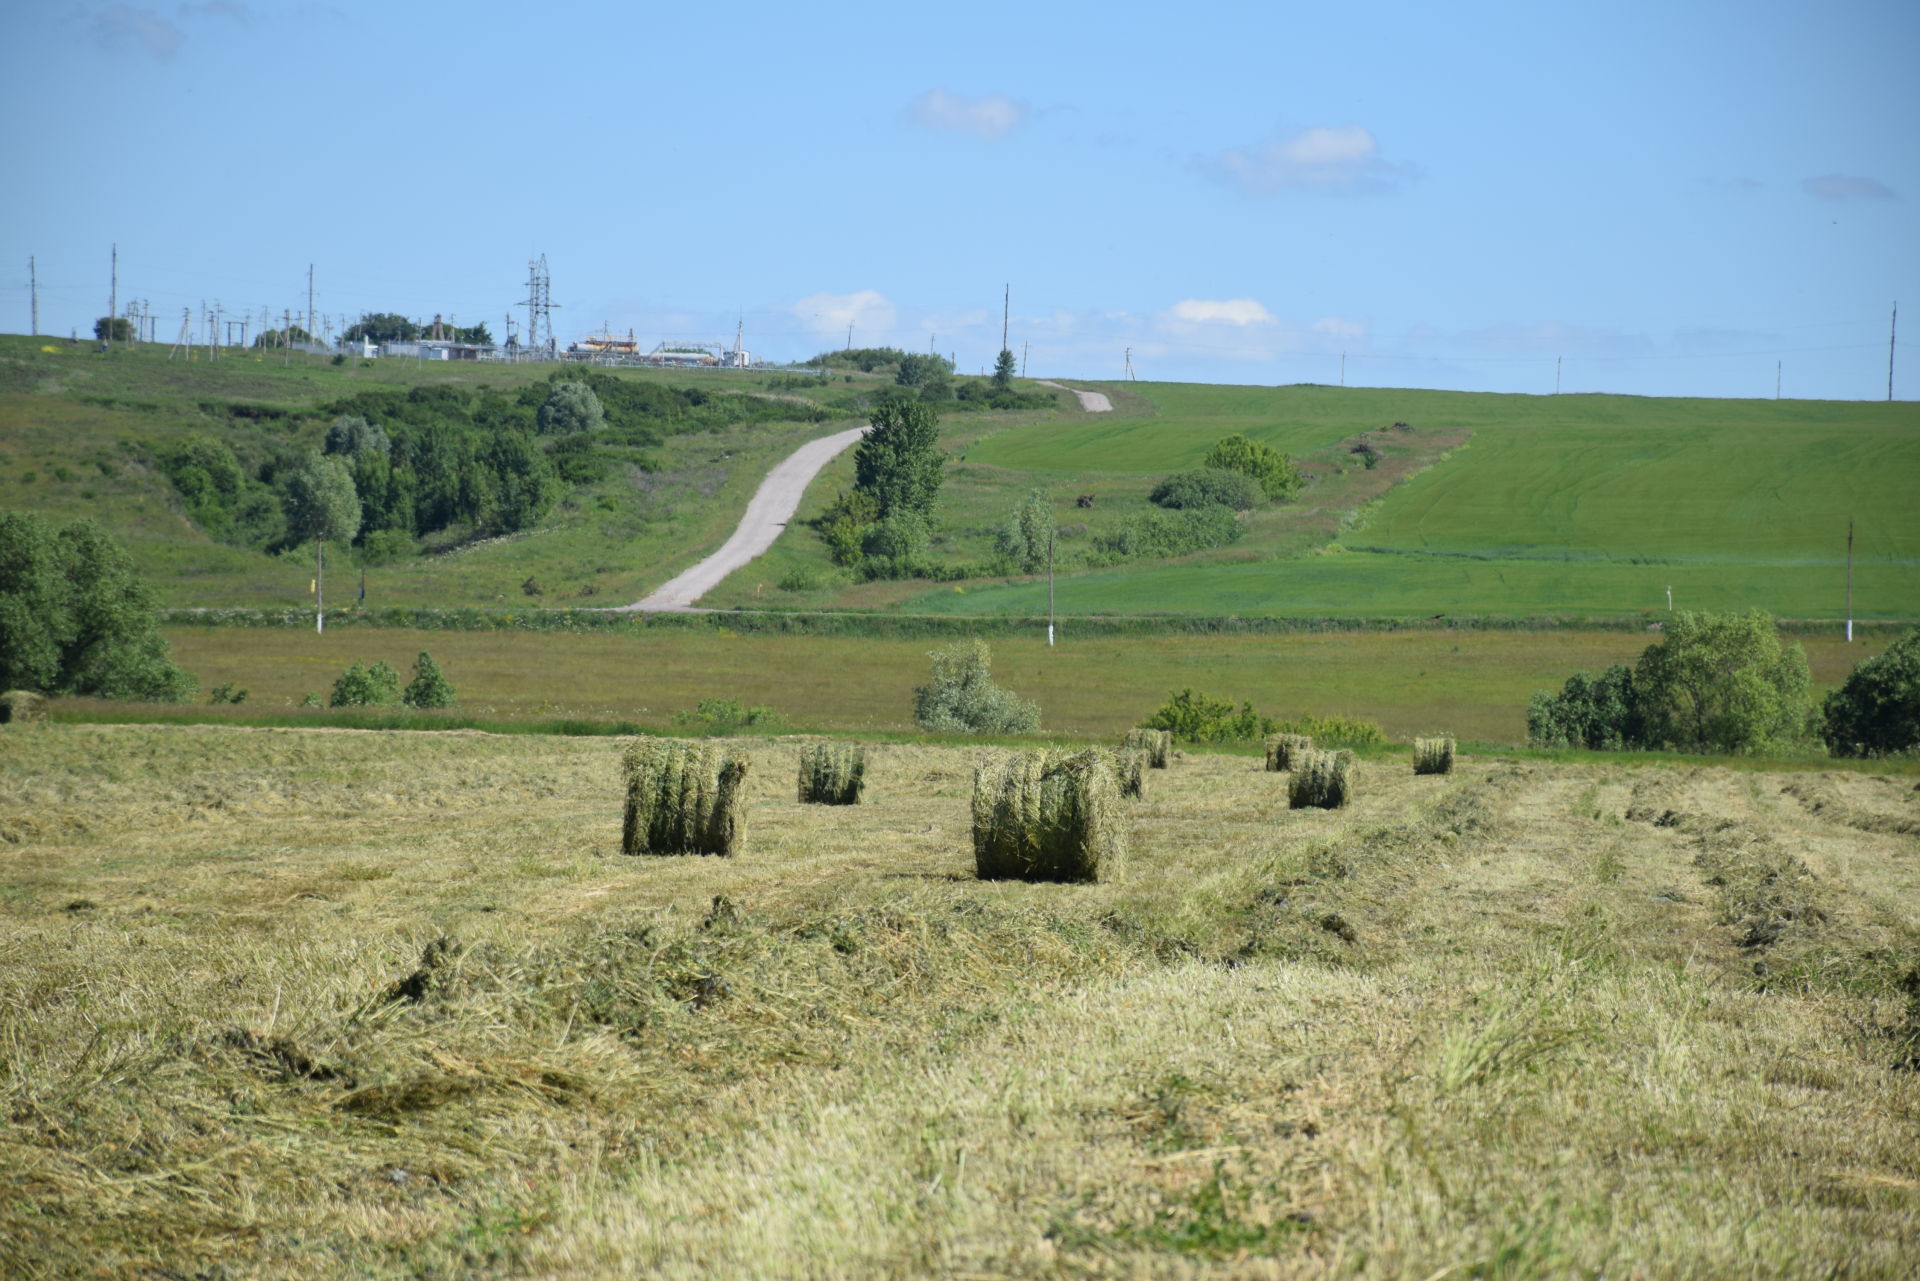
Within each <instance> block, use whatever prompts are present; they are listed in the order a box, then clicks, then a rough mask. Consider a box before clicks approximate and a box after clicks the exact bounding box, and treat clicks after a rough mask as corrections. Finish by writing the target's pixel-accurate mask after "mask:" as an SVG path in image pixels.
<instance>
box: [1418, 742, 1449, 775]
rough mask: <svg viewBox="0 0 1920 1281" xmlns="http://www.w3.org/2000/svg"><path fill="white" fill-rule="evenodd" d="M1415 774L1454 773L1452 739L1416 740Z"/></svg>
mask: <svg viewBox="0 0 1920 1281" xmlns="http://www.w3.org/2000/svg"><path fill="white" fill-rule="evenodd" d="M1413 772H1414V773H1416V774H1451V773H1453V740H1452V739H1451V738H1416V739H1414V740H1413Z"/></svg>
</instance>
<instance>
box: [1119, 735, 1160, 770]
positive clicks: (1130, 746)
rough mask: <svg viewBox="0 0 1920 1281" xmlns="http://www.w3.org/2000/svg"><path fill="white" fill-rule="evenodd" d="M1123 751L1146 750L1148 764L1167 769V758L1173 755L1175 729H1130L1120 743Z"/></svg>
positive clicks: (1155, 767)
mask: <svg viewBox="0 0 1920 1281" xmlns="http://www.w3.org/2000/svg"><path fill="white" fill-rule="evenodd" d="M1120 749H1121V750H1122V751H1129V752H1145V753H1146V754H1147V764H1148V765H1151V766H1152V767H1153V768H1154V769H1165V768H1166V767H1167V760H1168V758H1169V757H1171V756H1172V755H1173V731H1172V730H1165V729H1130V730H1128V731H1127V737H1126V739H1125V741H1124V742H1122V743H1121V744H1120Z"/></svg>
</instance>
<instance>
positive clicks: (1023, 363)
mask: <svg viewBox="0 0 1920 1281" xmlns="http://www.w3.org/2000/svg"><path fill="white" fill-rule="evenodd" d="M1020 376H1021V377H1022V378H1025V377H1026V376H1027V344H1026V343H1024V342H1022V343H1021V344H1020Z"/></svg>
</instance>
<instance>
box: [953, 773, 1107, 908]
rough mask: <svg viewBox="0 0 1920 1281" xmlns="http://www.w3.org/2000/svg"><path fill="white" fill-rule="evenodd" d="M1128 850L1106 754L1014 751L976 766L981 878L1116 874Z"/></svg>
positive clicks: (1096, 877) (1098, 878)
mask: <svg viewBox="0 0 1920 1281" xmlns="http://www.w3.org/2000/svg"><path fill="white" fill-rule="evenodd" d="M1126 854H1127V831H1126V816H1125V814H1124V813H1123V812H1122V807H1121V803H1120V787H1119V784H1118V782H1116V780H1115V779H1114V770H1113V764H1112V758H1111V757H1109V756H1108V755H1107V754H1106V753H1105V752H1100V751H1084V752H1071V753H1064V752H1057V751H1046V750H1040V751H1032V752H1016V753H1012V754H1010V755H1001V756H990V757H987V758H986V759H984V760H982V761H981V762H980V764H979V766H978V767H977V768H976V769H975V770H974V775H973V858H974V870H975V872H976V874H977V875H978V876H979V877H980V878H981V879H982V880H1024V881H1081V882H1085V881H1104V880H1111V879H1113V877H1114V876H1116V875H1117V874H1118V873H1119V871H1120V868H1121V866H1122V864H1123V863H1124V862H1125V859H1126Z"/></svg>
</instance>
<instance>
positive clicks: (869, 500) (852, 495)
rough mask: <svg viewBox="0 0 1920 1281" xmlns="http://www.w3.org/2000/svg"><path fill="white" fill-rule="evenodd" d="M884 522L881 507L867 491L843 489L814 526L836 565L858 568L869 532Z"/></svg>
mask: <svg viewBox="0 0 1920 1281" xmlns="http://www.w3.org/2000/svg"><path fill="white" fill-rule="evenodd" d="M879 519H880V504H879V503H878V502H876V501H875V500H874V497H873V495H872V494H869V493H868V492H867V491H866V490H864V489H850V490H843V491H841V493H839V494H838V495H837V496H835V498H834V500H833V501H832V502H831V503H829V504H827V510H826V511H824V512H822V513H821V514H820V517H819V519H818V520H816V521H814V527H815V528H816V529H818V530H819V531H820V536H821V537H822V538H824V539H825V540H826V542H827V551H828V553H829V554H830V555H831V556H832V557H833V563H834V564H836V565H857V564H859V563H860V558H861V557H862V556H864V555H865V554H866V552H865V544H866V537H867V530H868V528H869V527H871V526H872V524H873V523H874V522H875V521H877V520H879Z"/></svg>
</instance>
